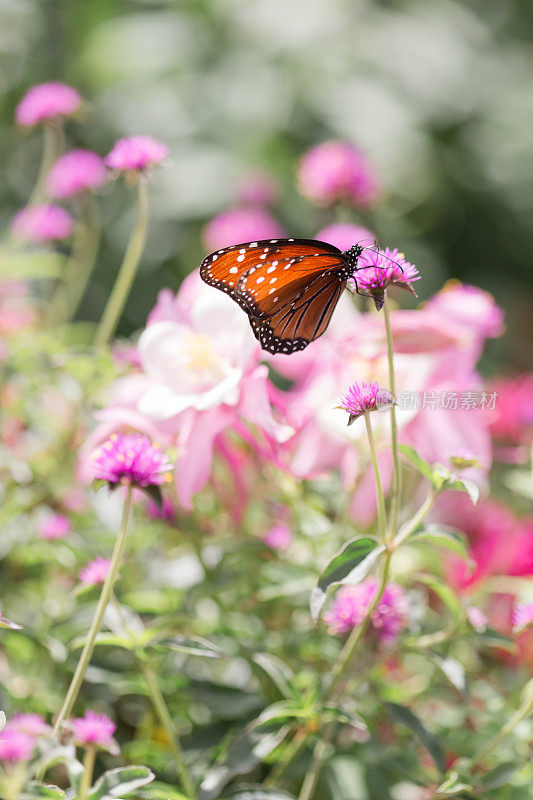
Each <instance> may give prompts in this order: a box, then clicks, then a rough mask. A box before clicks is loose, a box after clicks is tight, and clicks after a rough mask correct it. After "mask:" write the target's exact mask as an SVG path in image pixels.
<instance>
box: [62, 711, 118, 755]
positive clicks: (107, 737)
mask: <svg viewBox="0 0 533 800" xmlns="http://www.w3.org/2000/svg"><path fill="white" fill-rule="evenodd" d="M116 728H117V726H116V725H115V723H114V722H113V721H112V720H110V719H109V717H107V716H106V715H105V714H96V713H95V712H94V711H87V712H86V713H85V715H84V716H83V717H77V718H76V719H73V720H72V733H73V735H74V740H75V741H76V743H77V744H79V745H82V747H88V746H93V747H109V746H110V745H111V744H112V742H113V734H114V733H115V730H116Z"/></svg>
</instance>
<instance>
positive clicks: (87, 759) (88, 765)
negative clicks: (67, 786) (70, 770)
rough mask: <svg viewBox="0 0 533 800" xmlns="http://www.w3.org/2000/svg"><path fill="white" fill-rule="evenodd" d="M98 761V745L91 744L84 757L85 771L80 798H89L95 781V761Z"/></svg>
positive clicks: (82, 777) (79, 799)
mask: <svg viewBox="0 0 533 800" xmlns="http://www.w3.org/2000/svg"><path fill="white" fill-rule="evenodd" d="M95 761H96V747H95V746H94V745H89V746H88V747H87V750H86V751H85V756H84V758H83V773H82V776H81V781H80V790H79V792H78V800H87V797H88V796H89V790H90V788H91V784H92V782H93V773H94V762H95Z"/></svg>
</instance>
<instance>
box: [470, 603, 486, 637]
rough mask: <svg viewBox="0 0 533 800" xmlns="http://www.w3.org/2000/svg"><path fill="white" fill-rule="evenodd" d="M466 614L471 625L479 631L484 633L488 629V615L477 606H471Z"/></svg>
mask: <svg viewBox="0 0 533 800" xmlns="http://www.w3.org/2000/svg"><path fill="white" fill-rule="evenodd" d="M466 616H467V617H468V621H469V622H470V624H471V626H472V627H473V628H474V630H476V631H477V632H478V633H483V631H485V630H486V629H487V625H488V624H489V620H488V617H487V615H486V614H485V613H484V612H483V611H482V610H481V609H480V608H478V607H477V606H470V607H469V608H467V609H466Z"/></svg>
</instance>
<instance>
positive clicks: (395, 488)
mask: <svg viewBox="0 0 533 800" xmlns="http://www.w3.org/2000/svg"><path fill="white" fill-rule="evenodd" d="M383 316H384V319H385V331H386V334H387V359H388V362H389V389H390V391H391V393H392V396H393V398H394V400H396V382H395V380H394V347H393V341H392V330H391V324H390V313H389V300H388V297H387V292H385V295H384V298H383ZM390 426H391V444H392V465H393V472H392V489H391V508H390V520H389V522H390V538H392V537H393V536H394V535H395V533H396V529H397V526H398V513H399V509H400V494H401V490H402V486H401V470H400V453H399V450H398V425H397V423H396V406H394V405H392V406H391V407H390Z"/></svg>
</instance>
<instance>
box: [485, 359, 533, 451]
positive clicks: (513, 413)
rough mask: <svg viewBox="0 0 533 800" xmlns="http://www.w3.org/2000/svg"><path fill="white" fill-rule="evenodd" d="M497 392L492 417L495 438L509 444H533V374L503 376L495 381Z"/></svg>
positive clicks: (491, 389)
mask: <svg viewBox="0 0 533 800" xmlns="http://www.w3.org/2000/svg"><path fill="white" fill-rule="evenodd" d="M489 391H490V392H495V393H496V395H497V398H496V402H495V405H494V409H493V410H492V412H491V416H490V431H491V433H492V435H493V436H494V438H495V439H499V440H501V441H502V442H505V443H509V444H525V445H528V444H531V442H532V440H533V375H531V374H524V375H517V376H516V377H514V378H501V379H500V380H495V381H493V382H492V383H491V385H490V387H489Z"/></svg>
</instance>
